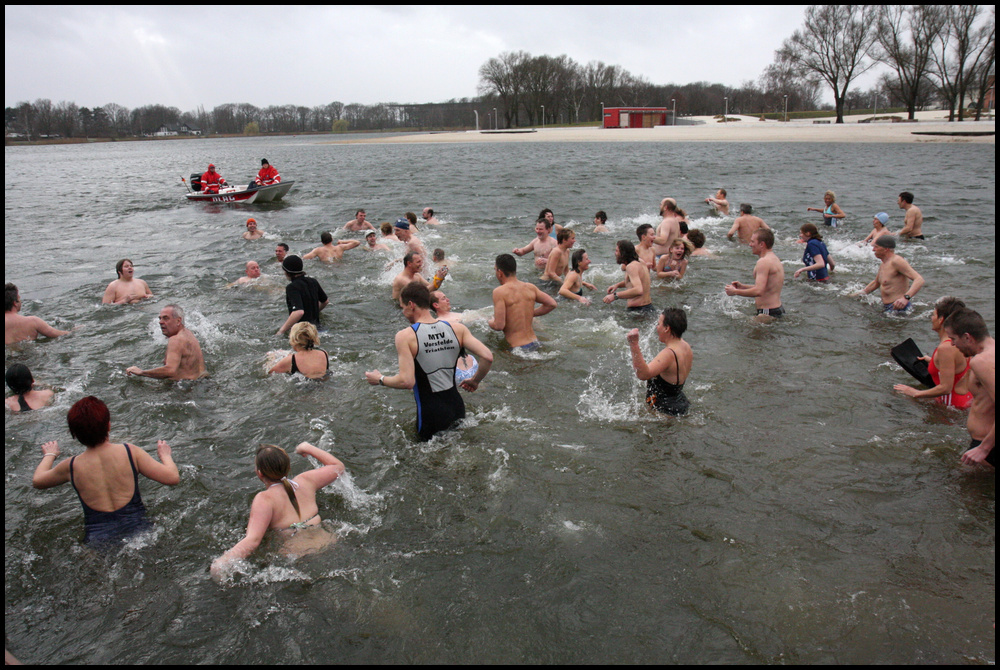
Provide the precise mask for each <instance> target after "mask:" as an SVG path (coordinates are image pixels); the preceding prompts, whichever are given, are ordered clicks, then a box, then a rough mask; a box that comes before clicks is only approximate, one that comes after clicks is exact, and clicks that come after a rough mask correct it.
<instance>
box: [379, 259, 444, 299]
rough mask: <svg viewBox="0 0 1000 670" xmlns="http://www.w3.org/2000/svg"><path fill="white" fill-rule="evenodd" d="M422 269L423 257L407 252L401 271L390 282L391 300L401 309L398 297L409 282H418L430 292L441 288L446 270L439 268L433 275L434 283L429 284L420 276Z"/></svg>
mask: <svg viewBox="0 0 1000 670" xmlns="http://www.w3.org/2000/svg"><path fill="white" fill-rule="evenodd" d="M423 269H424V257H423V254H420V253H418V252H416V251H408V252H407V253H406V255H405V256H403V271H402V272H400V273H399V274H398V275H396V278H395V279H393V280H392V299H393V301H395V302H398V303H399V306H400V307H402V306H403V303H402V301H401V300H400V298H399V296H400V294H401V293H402V291H403V289H404V288H406V285H407V284H409V283H410V282H414V281H418V282H420V283H421V284H423V285H424V286H426V287H427V288H428V289H429V290H431V291H436V290H438V288H440V286H441V282H442V281H444V278H445V276H447V274H448V269H447V268H441V269H439V270H438V272H437V273H436V274H435V275H434V281H433V282H429V281H427V280H426V279H424V276H423V275H422V274H420V271H421V270H423Z"/></svg>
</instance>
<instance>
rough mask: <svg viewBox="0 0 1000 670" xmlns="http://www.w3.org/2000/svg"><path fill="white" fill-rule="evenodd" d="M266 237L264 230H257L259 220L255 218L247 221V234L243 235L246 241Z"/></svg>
mask: <svg viewBox="0 0 1000 670" xmlns="http://www.w3.org/2000/svg"><path fill="white" fill-rule="evenodd" d="M262 237H264V231H263V230H257V220H256V219H254V218H253V217H251V218H249V219H247V232H245V233H243V239H244V240H259V239H260V238H262Z"/></svg>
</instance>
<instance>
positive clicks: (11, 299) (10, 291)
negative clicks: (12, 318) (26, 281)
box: [3, 282, 18, 312]
mask: <svg viewBox="0 0 1000 670" xmlns="http://www.w3.org/2000/svg"><path fill="white" fill-rule="evenodd" d="M17 298H18V293H17V286H15V285H14V284H11V283H10V282H7V283H6V284H4V287H3V311H5V312H9V311H10V310H12V309H14V303H15V302H17Z"/></svg>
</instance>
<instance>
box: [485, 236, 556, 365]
mask: <svg viewBox="0 0 1000 670" xmlns="http://www.w3.org/2000/svg"><path fill="white" fill-rule="evenodd" d="M494 270H495V271H496V277H497V281H499V282H500V286H498V287H497V288H495V289H493V318H492V319H490V322H489V326H490V328H492V329H493V330H502V331H503V335H504V337H505V338H506V339H507V344H509V345H510V347H511V349H519V350H521V351H534V350H536V349H538V347H539V346H540V345H539V344H538V338H537V337H536V336H535V330H534V328H533V326H532V320H533V319H534V318H535V317H536V316H542V315H543V314H548V313H549V312H551V311H552V310H554V309H555V308H556V301H555V299H554V298H553V297H552V296H550V295H546V294H544V293H542V292H541V290H540V289H539V288H538V287H537V286H535V285H534V284H529V283H528V282H523V281H521V280H520V279H518V278H517V261H516V260H515V259H514V257H513V256H511V255H510V254H500V255H499V256H497V259H496V266H495V267H494ZM535 303H538V307H535Z"/></svg>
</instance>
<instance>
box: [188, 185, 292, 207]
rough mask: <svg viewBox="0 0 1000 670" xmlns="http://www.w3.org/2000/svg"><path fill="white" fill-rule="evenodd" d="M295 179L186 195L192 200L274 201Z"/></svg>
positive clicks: (244, 202) (243, 202) (289, 187)
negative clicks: (254, 186) (267, 184)
mask: <svg viewBox="0 0 1000 670" xmlns="http://www.w3.org/2000/svg"><path fill="white" fill-rule="evenodd" d="M293 184H295V182H294V181H286V182H281V183H279V184H271V185H270V186H259V187H257V188H247V187H246V186H235V187H231V188H223V189H219V192H218V193H204V192H193V193H188V194H187V195H185V196H184V197H186V198H187V199H188V200H190V201H192V202H223V203H225V202H238V203H242V204H245V205H249V204H252V203H255V202H274V201H276V200H281V199H282V198H283V197H284V196H285V194H286V193H288V191H289V190H291V188H292V185H293Z"/></svg>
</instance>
